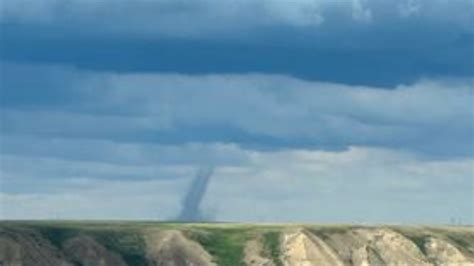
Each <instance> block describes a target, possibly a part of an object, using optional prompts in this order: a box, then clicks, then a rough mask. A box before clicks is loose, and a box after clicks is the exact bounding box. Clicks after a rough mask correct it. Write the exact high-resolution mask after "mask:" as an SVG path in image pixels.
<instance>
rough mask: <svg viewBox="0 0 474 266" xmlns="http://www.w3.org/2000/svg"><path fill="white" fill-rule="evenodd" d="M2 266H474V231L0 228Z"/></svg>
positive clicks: (32, 225)
mask: <svg viewBox="0 0 474 266" xmlns="http://www.w3.org/2000/svg"><path fill="white" fill-rule="evenodd" d="M0 265H11V266H20V265H25V266H29V265H35V266H43V265H44V266H55V265H58V266H66V265H71V266H76V265H87V266H95V265H97V266H99V265H100V266H107V265H113V266H115V265H160V266H186V265H189V266H191V265H193V266H196V265H203V266H204V265H254V266H257V265H264V266H283V265H285V266H306V265H308V266H310V265H474V229H473V228H472V227H361V226H312V225H301V226H297V225H274V226H271V225H236V224H171V223H144V222H142V223H118V222H113V223H77V222H61V223H60V222H2V223H1V224H0Z"/></svg>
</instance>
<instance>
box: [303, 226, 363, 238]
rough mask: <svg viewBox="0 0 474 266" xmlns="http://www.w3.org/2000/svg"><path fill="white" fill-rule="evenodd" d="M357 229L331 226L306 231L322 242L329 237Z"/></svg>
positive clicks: (310, 228) (311, 228)
mask: <svg viewBox="0 0 474 266" xmlns="http://www.w3.org/2000/svg"><path fill="white" fill-rule="evenodd" d="M356 228H357V227H350V226H331V227H326V226H322V227H309V228H307V230H308V231H309V232H311V233H312V234H315V235H316V236H318V237H319V238H321V239H322V240H327V239H329V238H330V237H331V235H336V234H345V233H346V232H347V231H349V230H351V229H356Z"/></svg>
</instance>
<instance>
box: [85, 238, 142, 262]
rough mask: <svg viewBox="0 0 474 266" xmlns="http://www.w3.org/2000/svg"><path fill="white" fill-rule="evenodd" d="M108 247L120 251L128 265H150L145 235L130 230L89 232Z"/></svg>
mask: <svg viewBox="0 0 474 266" xmlns="http://www.w3.org/2000/svg"><path fill="white" fill-rule="evenodd" d="M87 235H89V236H91V237H93V238H94V239H95V240H96V241H97V242H99V243H100V244H102V245H103V246H104V247H106V248H107V249H109V250H111V251H114V252H116V253H118V254H119V255H120V256H122V258H123V260H124V261H125V262H126V263H127V264H128V265H137V266H146V265H148V262H147V259H146V254H145V240H144V239H143V237H142V236H141V235H140V234H138V233H136V232H134V231H128V230H121V231H115V230H110V231H106V230H94V231H89V232H87Z"/></svg>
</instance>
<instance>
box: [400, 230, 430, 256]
mask: <svg viewBox="0 0 474 266" xmlns="http://www.w3.org/2000/svg"><path fill="white" fill-rule="evenodd" d="M405 237H407V238H408V239H410V240H411V241H412V242H413V243H415V245H416V246H417V247H418V249H419V250H420V251H421V253H423V254H424V255H426V249H425V243H426V239H427V238H428V236H426V235H406V234H405Z"/></svg>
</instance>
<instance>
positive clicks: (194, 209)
mask: <svg viewBox="0 0 474 266" xmlns="http://www.w3.org/2000/svg"><path fill="white" fill-rule="evenodd" d="M213 172H214V168H213V167H201V168H199V170H198V171H197V174H196V176H195V177H194V179H193V180H192V182H191V184H190V187H189V188H188V191H187V193H186V195H185V197H184V198H183V201H182V207H181V212H180V214H179V216H178V220H179V221H183V222H199V221H205V220H207V218H206V217H205V215H204V214H203V213H202V210H201V209H200V207H201V202H202V199H203V198H204V195H205V194H206V190H207V187H208V185H209V181H210V179H211V176H212V174H213Z"/></svg>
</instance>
